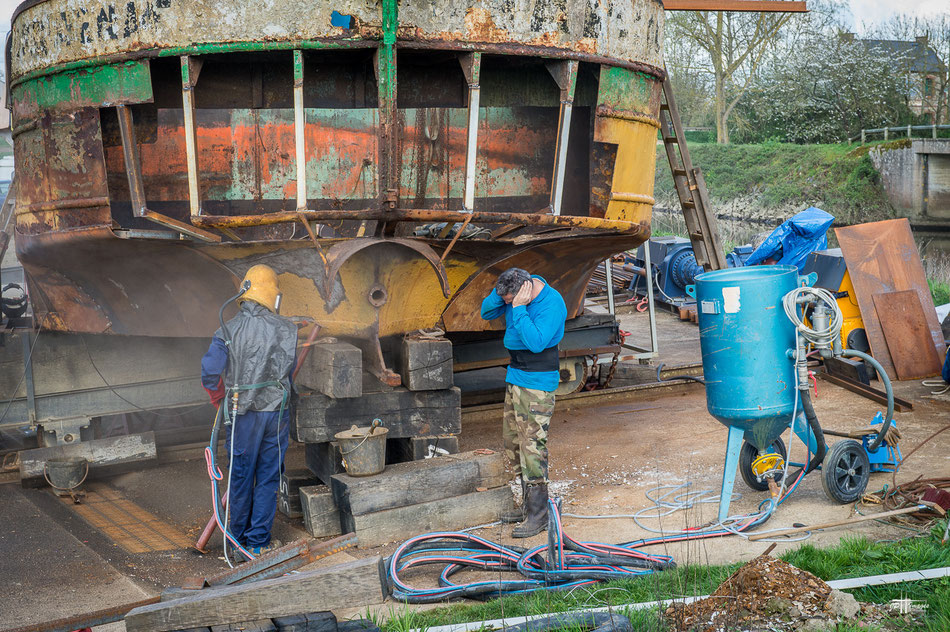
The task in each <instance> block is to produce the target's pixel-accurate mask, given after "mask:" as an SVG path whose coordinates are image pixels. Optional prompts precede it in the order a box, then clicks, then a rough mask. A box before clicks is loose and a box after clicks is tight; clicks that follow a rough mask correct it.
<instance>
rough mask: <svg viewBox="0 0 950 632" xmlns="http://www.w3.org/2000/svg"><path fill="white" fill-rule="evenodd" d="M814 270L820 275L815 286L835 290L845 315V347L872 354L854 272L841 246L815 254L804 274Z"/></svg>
mask: <svg viewBox="0 0 950 632" xmlns="http://www.w3.org/2000/svg"><path fill="white" fill-rule="evenodd" d="M812 272H814V273H816V274H817V275H818V280H817V281H816V282H815V287H820V288H824V289H826V290H828V291H829V292H832V293H834V295H835V297H836V298H837V299H838V308H839V309H841V315H842V316H844V323H842V325H841V344H842V346H843V347H844V348H845V349H854V350H856V351H862V352H864V353H870V351H871V347H870V345H869V344H868V337H867V334H866V333H865V331H864V320H862V318H861V309H860V308H859V307H858V299H857V298H856V297H855V296H854V285H852V283H851V275H850V274H849V273H848V266H847V264H846V263H845V261H844V256H843V255H842V254H841V249H840V248H831V249H828V250H819V251H817V252H813V253H811V254H810V255H809V256H808V260H807V261H806V262H805V267H804V269H803V270H802V273H803V274H810V273H812Z"/></svg>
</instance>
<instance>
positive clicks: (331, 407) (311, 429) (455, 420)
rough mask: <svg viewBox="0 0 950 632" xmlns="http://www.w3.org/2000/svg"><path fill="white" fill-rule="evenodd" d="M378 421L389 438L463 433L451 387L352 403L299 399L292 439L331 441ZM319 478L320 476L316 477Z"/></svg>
mask: <svg viewBox="0 0 950 632" xmlns="http://www.w3.org/2000/svg"><path fill="white" fill-rule="evenodd" d="M377 418H378V419H381V420H382V422H383V425H384V426H385V427H386V428H388V429H389V434H388V437H390V438H395V437H420V436H427V435H443V434H446V435H447V434H459V433H461V432H462V411H461V392H460V391H459V389H458V388H456V387H452V388H449V389H444V390H441V391H410V390H408V389H406V388H402V387H400V388H396V389H393V390H392V391H391V392H383V393H366V394H364V395H363V396H362V397H358V398H353V399H333V398H331V397H327V396H325V395H318V394H315V395H311V396H309V397H301V398H300V403H299V404H298V406H297V417H296V420H295V421H294V423H293V424H292V425H291V435H292V436H293V438H294V439H295V440H297V441H301V442H303V443H321V442H325V441H333V435H335V434H336V433H338V432H341V431H343V430H348V429H349V428H350V426H352V425H354V424H355V425H357V426H369V425H370V424H371V423H372V422H373V419H377ZM318 474H319V473H318Z"/></svg>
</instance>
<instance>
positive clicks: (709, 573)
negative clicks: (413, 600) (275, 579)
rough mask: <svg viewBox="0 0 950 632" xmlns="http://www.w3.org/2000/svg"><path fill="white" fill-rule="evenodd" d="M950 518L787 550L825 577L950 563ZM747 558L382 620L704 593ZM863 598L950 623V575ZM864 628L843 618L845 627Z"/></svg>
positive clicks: (658, 630)
mask: <svg viewBox="0 0 950 632" xmlns="http://www.w3.org/2000/svg"><path fill="white" fill-rule="evenodd" d="M945 525H946V522H945V521H943V522H941V523H939V524H938V525H936V526H935V527H934V528H933V529H932V530H931V531H930V533H929V534H924V537H913V538H908V539H905V540H901V541H899V542H871V541H869V540H868V539H866V538H863V537H856V538H844V539H842V541H841V543H840V544H838V545H837V546H834V547H832V548H829V549H818V548H815V547H814V546H812V545H810V544H805V545H804V546H802V547H800V548H798V549H795V550H793V551H790V552H788V553H786V554H785V555H782V556H781V557H782V559H783V560H785V561H786V562H788V563H790V564H792V565H794V566H796V567H798V568H801V569H803V570H806V571H809V572H811V573H814V574H815V575H817V576H818V577H820V578H821V579H824V580H826V581H828V580H832V579H844V578H849V577H864V576H868V575H883V574H886V573H896V572H901V571H909V570H919V569H925V568H939V567H943V566H950V546H944V545H941V544H940V538H941V537H942V535H943V529H944V527H945ZM739 566H740V565H739V564H731V565H728V566H684V567H679V568H677V569H675V570H673V571H669V572H665V573H657V574H655V575H648V576H645V577H642V578H640V579H635V580H622V581H616V582H610V583H606V584H597V585H594V586H589V587H584V588H578V589H575V590H573V591H571V592H565V593H546V592H534V593H529V594H525V595H513V596H510V597H505V598H502V599H495V600H492V601H488V602H485V603H480V604H475V605H471V604H456V605H451V606H448V607H445V608H439V609H435V610H428V611H422V612H419V611H411V610H408V609H406V608H403V609H396V610H392V611H390V613H389V614H390V617H389V620H388V621H386V622H385V623H384V624H383V626H382V627H383V629H384V630H385V631H386V632H408V631H409V630H412V629H418V628H422V629H424V628H427V627H432V626H437V625H446V624H452V623H464V622H469V621H483V620H490V619H498V618H501V617H516V616H523V615H533V614H544V613H548V612H563V611H566V610H574V609H580V608H587V607H597V606H618V607H621V606H623V605H625V604H631V603H638V602H646V601H654V600H659V599H668V598H670V596H683V595H704V594H709V593H710V592H712V591H714V590H715V589H716V587H717V586H718V585H719V584H720V583H722V581H723V580H725V579H726V577H728V576H729V575H730V574H731V573H732V572H734V571H735V570H736V569H737V568H738V567H739ZM849 592H852V593H853V594H854V596H855V597H856V598H857V599H858V600H859V601H862V602H871V603H879V604H883V603H888V602H889V601H891V600H893V599H899V598H908V599H912V600H915V601H920V602H923V603H925V604H926V605H927V615H926V620H925V622H924V623H923V624H922V625H917V626H913V625H911V624H908V623H906V622H905V621H904V620H903V619H900V620H898V623H899V625H900V627H898V628H897V629H901V630H922V631H927V632H930V631H933V632H937V631H945V630H950V578H941V579H935V580H927V581H920V582H913V583H908V584H892V585H888V586H874V587H868V588H860V589H856V590H853V591H849ZM621 611H622V612H623V613H624V614H625V615H628V616H630V617H632V619H633V623H634V629H635V630H645V631H649V632H654V631H655V632H667V631H668V628H667V627H666V626H665V625H664V624H663V622H662V620H661V618H660V616H659V611H657V610H649V611H636V612H635V611H632V610H629V609H625V608H624V609H622V610H621ZM852 629H854V630H857V629H874V628H859V627H856V626H850V625H849V626H839V632H845V631H846V630H852Z"/></svg>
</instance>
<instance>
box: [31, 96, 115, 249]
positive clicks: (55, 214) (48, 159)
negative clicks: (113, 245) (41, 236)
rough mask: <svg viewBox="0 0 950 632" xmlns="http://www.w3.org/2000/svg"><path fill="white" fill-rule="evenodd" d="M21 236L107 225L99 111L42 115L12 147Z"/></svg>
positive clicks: (108, 218) (106, 200) (105, 185)
mask: <svg viewBox="0 0 950 632" xmlns="http://www.w3.org/2000/svg"><path fill="white" fill-rule="evenodd" d="M14 158H15V159H16V161H17V165H18V168H17V179H18V180H19V182H20V186H21V187H22V188H21V189H20V195H18V196H17V202H16V207H15V212H16V216H17V230H18V231H19V232H20V233H39V232H44V231H48V230H63V229H69V228H76V227H82V226H89V225H95V224H108V223H109V222H110V221H111V219H110V216H109V207H108V196H109V190H108V187H107V184H106V172H105V165H104V159H103V152H102V136H101V133H100V131H99V110H98V109H97V108H82V109H80V110H78V111H76V112H72V113H67V114H47V115H46V116H45V117H43V119H42V120H41V121H40V124H39V125H38V129H36V130H31V131H29V132H27V133H25V134H21V135H19V136H18V137H17V141H16V142H15V144H14Z"/></svg>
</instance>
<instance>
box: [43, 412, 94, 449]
mask: <svg viewBox="0 0 950 632" xmlns="http://www.w3.org/2000/svg"><path fill="white" fill-rule="evenodd" d="M89 424H90V420H89V418H88V417H80V418H78V419H62V420H60V421H44V422H43V424H42V425H41V426H39V431H40V436H42V437H43V439H44V443H45V444H46V446H47V447H49V446H53V445H73V444H75V443H79V442H80V441H81V439H80V433H81V431H82V429H83V428H88V427H89Z"/></svg>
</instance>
